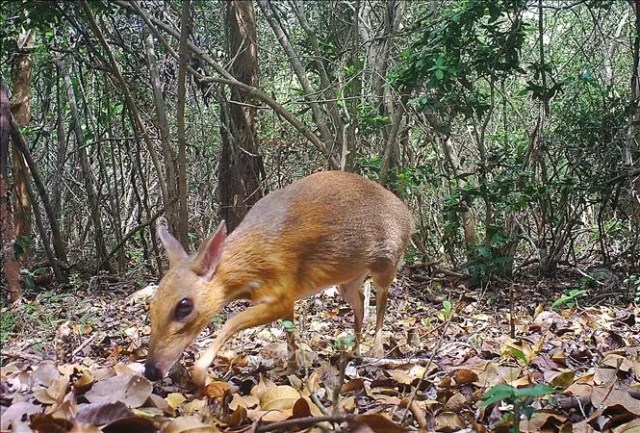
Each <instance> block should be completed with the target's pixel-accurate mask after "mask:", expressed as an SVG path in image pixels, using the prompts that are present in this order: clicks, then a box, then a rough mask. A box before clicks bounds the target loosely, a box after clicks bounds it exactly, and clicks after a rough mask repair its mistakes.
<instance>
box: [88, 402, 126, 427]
mask: <svg viewBox="0 0 640 433" xmlns="http://www.w3.org/2000/svg"><path fill="white" fill-rule="evenodd" d="M131 415H132V413H131V410H129V408H128V407H127V405H126V404H124V403H123V402H121V401H115V402H110V403H91V404H85V405H83V406H80V407H79V408H78V414H77V415H76V421H78V422H81V423H86V424H93V425H105V424H111V423H112V422H115V421H117V420H120V419H123V418H128V417H130V416H131Z"/></svg>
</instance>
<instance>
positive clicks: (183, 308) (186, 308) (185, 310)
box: [173, 298, 193, 320]
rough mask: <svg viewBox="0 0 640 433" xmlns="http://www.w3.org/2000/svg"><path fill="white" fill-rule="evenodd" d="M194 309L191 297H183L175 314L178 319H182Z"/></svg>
mask: <svg viewBox="0 0 640 433" xmlns="http://www.w3.org/2000/svg"><path fill="white" fill-rule="evenodd" d="M192 311H193V301H192V300H191V299H189V298H183V299H181V300H180V302H178V305H176V309H175V310H174V312H173V315H174V316H175V317H176V319H177V320H182V319H184V318H185V317H187V316H188V315H189V314H191V312H192Z"/></svg>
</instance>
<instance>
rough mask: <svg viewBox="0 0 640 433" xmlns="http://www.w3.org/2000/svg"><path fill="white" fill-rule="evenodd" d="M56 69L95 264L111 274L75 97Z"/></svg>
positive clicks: (62, 70)
mask: <svg viewBox="0 0 640 433" xmlns="http://www.w3.org/2000/svg"><path fill="white" fill-rule="evenodd" d="M58 68H60V73H61V75H62V76H63V78H64V83H65V87H66V90H67V100H68V102H69V108H70V109H71V119H72V123H73V127H74V128H73V130H74V133H75V138H76V147H77V152H78V156H79V158H80V169H81V171H82V178H83V182H84V187H85V192H86V194H87V201H88V202H89V211H90V217H91V221H92V223H93V239H94V243H95V248H96V263H97V264H103V269H104V270H106V271H108V272H113V269H112V268H111V265H110V263H109V261H108V260H106V258H107V246H106V244H105V240H104V232H103V228H102V218H101V217H100V205H99V202H98V192H97V191H96V187H95V181H94V178H93V174H92V171H91V163H90V162H89V155H88V154H87V149H86V145H85V141H84V136H83V135H82V130H81V127H80V116H79V114H78V106H77V104H76V97H75V93H74V91H73V84H72V83H71V77H70V76H69V73H68V72H67V70H66V68H65V66H64V64H63V63H62V62H58Z"/></svg>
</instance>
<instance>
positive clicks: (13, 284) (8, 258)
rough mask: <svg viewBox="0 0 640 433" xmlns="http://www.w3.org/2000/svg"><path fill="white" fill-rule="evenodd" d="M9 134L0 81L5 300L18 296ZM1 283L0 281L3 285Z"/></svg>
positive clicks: (0, 245) (0, 242)
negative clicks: (14, 252)
mask: <svg viewBox="0 0 640 433" xmlns="http://www.w3.org/2000/svg"><path fill="white" fill-rule="evenodd" d="M10 134H11V103H10V102H9V98H8V96H7V93H6V92H5V89H4V83H2V82H1V81H0V265H2V266H0V267H1V268H2V272H0V280H4V281H3V283H5V284H6V287H7V298H8V299H9V302H12V303H13V302H16V301H18V300H20V298H21V297H22V285H21V284H20V263H19V262H18V261H17V260H16V259H15V256H14V254H13V243H14V242H15V231H14V228H13V212H12V209H11V201H10V199H9V194H10V192H9V182H8V179H9V139H10ZM5 284H0V286H4V285H5Z"/></svg>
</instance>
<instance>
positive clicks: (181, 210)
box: [166, 0, 191, 251]
mask: <svg viewBox="0 0 640 433" xmlns="http://www.w3.org/2000/svg"><path fill="white" fill-rule="evenodd" d="M190 5H191V2H190V0H183V2H182V18H181V19H180V57H179V68H178V104H177V105H178V106H177V113H176V120H177V122H176V123H177V125H176V126H177V129H178V164H177V174H178V197H179V204H178V224H177V231H176V235H177V238H178V240H179V241H180V243H182V245H183V246H184V248H188V238H187V234H188V232H189V227H188V222H189V212H188V209H187V137H186V130H185V123H184V115H185V106H186V102H187V82H186V81H187V65H188V64H189V63H190V59H191V54H190V51H189V49H188V46H187V42H188V41H189V35H190V34H191V7H190ZM166 205H167V206H169V203H167V204H166ZM187 251H188V250H187Z"/></svg>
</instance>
